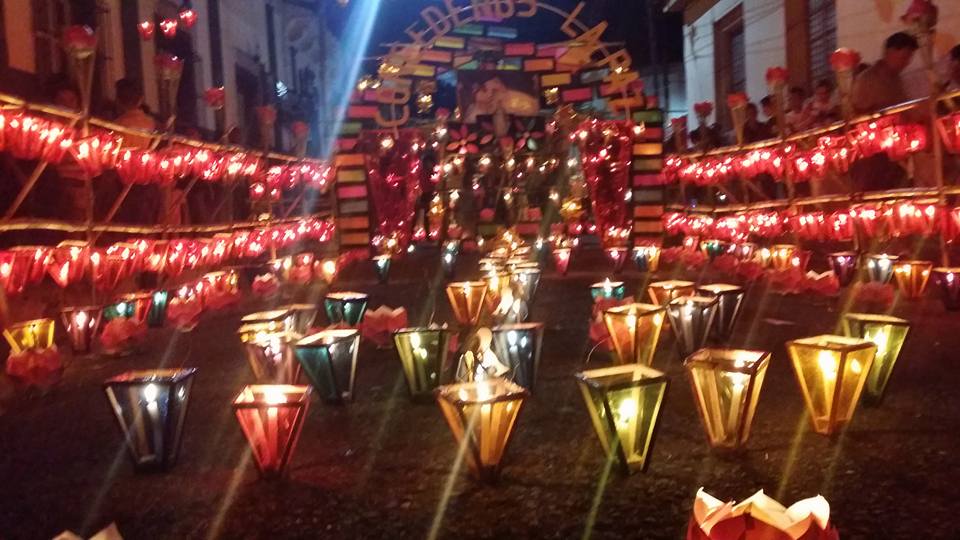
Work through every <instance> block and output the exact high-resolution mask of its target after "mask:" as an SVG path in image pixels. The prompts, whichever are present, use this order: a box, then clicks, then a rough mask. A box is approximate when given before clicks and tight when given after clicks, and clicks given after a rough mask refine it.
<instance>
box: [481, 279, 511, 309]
mask: <svg viewBox="0 0 960 540" xmlns="http://www.w3.org/2000/svg"><path fill="white" fill-rule="evenodd" d="M483 280H484V281H485V282H486V283H487V296H486V302H487V308H489V310H490V311H493V310H495V309H497V306H498V305H500V300H501V298H502V297H503V294H504V289H508V288H510V274H508V273H506V272H501V273H499V274H494V273H492V272H491V273H489V274H487V275H486V276H484V278H483ZM511 295H512V291H511Z"/></svg>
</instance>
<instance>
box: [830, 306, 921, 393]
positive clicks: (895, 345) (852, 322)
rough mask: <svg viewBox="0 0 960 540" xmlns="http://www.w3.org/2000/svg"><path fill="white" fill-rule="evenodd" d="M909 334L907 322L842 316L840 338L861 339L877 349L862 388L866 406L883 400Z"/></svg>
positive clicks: (862, 315)
mask: <svg viewBox="0 0 960 540" xmlns="http://www.w3.org/2000/svg"><path fill="white" fill-rule="evenodd" d="M909 332H910V321H908V320H905V319H900V318H898V317H890V316H887V315H875V314H873V313H847V314H845V315H844V316H843V333H844V335H847V336H850V337H855V338H861V339H865V340H867V341H870V342H873V344H874V345H876V346H877V355H876V357H875V358H874V360H873V365H872V366H871V367H870V371H869V373H867V382H866V385H865V386H864V388H863V400H864V402H866V403H867V404H879V403H880V401H881V399H883V394H884V392H885V391H886V388H887V383H888V382H890V375H891V374H892V373H893V367H894V365H895V364H896V363H897V358H899V357H900V350H901V349H903V342H904V341H905V340H906V339H907V334H908V333H909Z"/></svg>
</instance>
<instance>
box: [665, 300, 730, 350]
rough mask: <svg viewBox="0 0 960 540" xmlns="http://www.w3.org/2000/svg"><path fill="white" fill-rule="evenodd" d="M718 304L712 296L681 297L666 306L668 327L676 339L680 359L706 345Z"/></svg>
mask: <svg viewBox="0 0 960 540" xmlns="http://www.w3.org/2000/svg"><path fill="white" fill-rule="evenodd" d="M719 305H720V302H719V301H718V300H717V298H715V297H712V296H681V297H680V298H676V299H674V300H673V301H672V302H670V303H669V304H667V316H668V317H670V327H671V328H673V335H674V337H676V339H677V350H678V351H679V353H680V358H686V357H688V356H690V355H691V354H693V352H694V351H696V350H697V349H700V348H702V347H703V346H704V345H706V344H707V338H709V337H710V331H711V330H712V329H713V319H714V317H716V315H717V309H718V306H719Z"/></svg>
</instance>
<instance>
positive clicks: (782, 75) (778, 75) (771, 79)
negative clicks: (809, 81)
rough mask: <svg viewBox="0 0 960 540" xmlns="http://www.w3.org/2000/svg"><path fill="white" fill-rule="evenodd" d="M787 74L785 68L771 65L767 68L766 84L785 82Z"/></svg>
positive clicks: (773, 84)
mask: <svg viewBox="0 0 960 540" xmlns="http://www.w3.org/2000/svg"><path fill="white" fill-rule="evenodd" d="M788 76H789V73H788V72H787V70H786V69H784V68H782V67H780V66H777V67H772V68H770V69H768V70H767V84H768V85H770V86H776V85H779V84H786V83H787V77H788Z"/></svg>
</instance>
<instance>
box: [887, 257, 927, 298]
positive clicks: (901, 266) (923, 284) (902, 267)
mask: <svg viewBox="0 0 960 540" xmlns="http://www.w3.org/2000/svg"><path fill="white" fill-rule="evenodd" d="M932 270H933V263H932V262H930V261H897V262H895V263H893V275H895V276H896V277H897V286H899V287H900V292H901V293H903V295H904V296H906V297H907V298H921V297H922V296H923V292H924V291H926V290H927V281H928V280H929V279H930V272H931V271H932Z"/></svg>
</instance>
